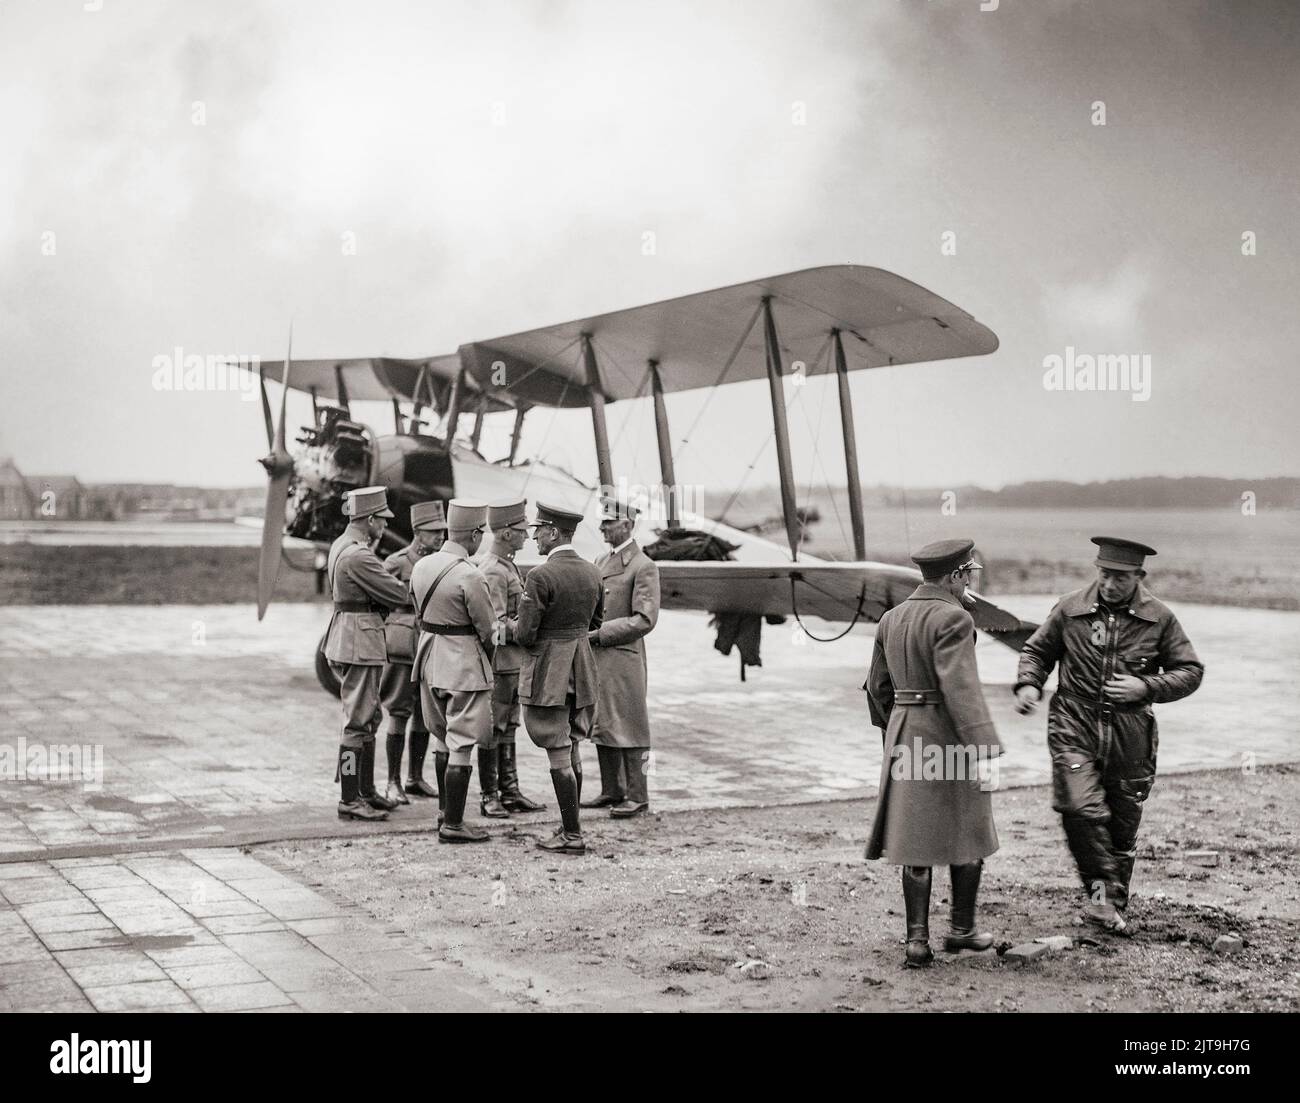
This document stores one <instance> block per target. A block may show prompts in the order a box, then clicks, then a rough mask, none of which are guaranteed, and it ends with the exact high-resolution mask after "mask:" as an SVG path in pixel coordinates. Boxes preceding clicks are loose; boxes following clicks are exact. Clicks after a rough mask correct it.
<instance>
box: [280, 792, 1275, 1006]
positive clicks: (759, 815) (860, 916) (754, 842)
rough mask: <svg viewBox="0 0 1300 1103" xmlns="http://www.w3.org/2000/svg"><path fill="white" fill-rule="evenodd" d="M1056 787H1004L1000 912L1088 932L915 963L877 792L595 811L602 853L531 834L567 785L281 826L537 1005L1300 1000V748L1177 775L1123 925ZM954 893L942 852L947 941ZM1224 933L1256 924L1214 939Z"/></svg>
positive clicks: (295, 860)
mask: <svg viewBox="0 0 1300 1103" xmlns="http://www.w3.org/2000/svg"><path fill="white" fill-rule="evenodd" d="M1049 802H1050V795H1049V792H1048V790H1047V789H1045V788H1024V789H1016V790H1010V791H1006V792H1003V793H1001V794H999V795H998V796H996V797H995V805H994V807H995V814H996V817H997V823H998V829H999V834H1000V837H1001V840H1002V849H1001V850H1000V851H999V852H998V853H997V854H995V855H994V856H993V857H992V858H990V859H989V860H988V862H987V863H986V867H985V875H984V884H983V888H982V891H981V899H980V903H981V925H982V926H983V927H985V928H986V929H988V930H990V931H993V932H995V933H996V934H997V935H998V937H999V939H1001V940H1002V941H1003V943H1004V944H1008V945H1009V944H1011V943H1022V942H1028V941H1031V940H1033V939H1034V938H1039V937H1046V936H1051V935H1064V936H1067V937H1070V938H1071V939H1073V940H1074V941H1073V945H1072V946H1071V947H1070V948H1069V949H1062V950H1058V951H1054V952H1052V953H1050V954H1048V955H1047V956H1045V957H1042V958H1039V959H1038V960H1036V961H1034V962H1031V963H1029V964H1024V965H1015V964H1012V962H1011V960H1010V959H1007V958H1003V957H1000V956H999V954H998V953H996V952H993V951H990V952H988V953H984V954H963V955H949V954H944V953H942V952H939V953H938V955H937V961H936V963H935V965H934V966H933V967H931V968H930V969H928V970H905V969H903V968H901V964H900V963H901V959H902V951H903V947H902V935H903V916H902V899H901V893H900V889H899V883H898V871H897V869H896V867H893V866H887V865H883V864H881V863H879V862H866V861H864V860H863V858H862V847H863V843H864V840H865V836H866V831H867V823H868V820H869V817H870V815H871V814H872V812H873V802H871V801H865V802H864V801H841V802H831V803H820V804H808V805H793V806H782V807H773V808H746V809H739V810H731V811H719V812H713V811H705V812H691V813H679V814H673V815H658V816H653V817H650V818H648V819H644V820H634V821H628V822H620V821H613V820H610V819H609V818H608V817H607V816H604V815H600V814H597V813H593V812H587V813H585V820H584V828H585V830H586V835H587V844H588V853H587V855H586V857H584V858H563V859H561V858H556V857H552V856H549V855H546V854H545V853H544V852H541V851H538V850H536V849H534V847H533V841H534V840H535V839H536V838H538V837H540V836H542V835H548V834H549V833H550V832H551V830H553V828H554V822H553V821H554V819H555V812H554V805H553V802H552V806H551V809H550V811H549V812H544V813H541V814H540V815H536V816H517V817H515V818H514V820H512V822H511V823H510V824H507V825H505V826H500V825H498V824H496V823H495V821H494V822H493V823H492V825H491V826H492V829H493V834H494V838H493V840H492V842H491V843H488V844H483V845H479V846H471V847H464V846H461V847H450V846H440V845H438V844H437V843H436V841H435V840H434V839H433V837H432V836H431V835H425V834H415V835H411V834H408V835H393V836H374V837H371V838H368V839H364V840H356V841H355V842H354V841H348V840H344V839H331V840H323V841H320V842H314V843H293V844H282V845H280V846H278V847H274V848H268V849H270V850H271V852H272V853H273V854H275V855H276V856H277V857H279V858H280V859H281V860H283V861H286V862H287V863H288V864H289V865H291V866H292V867H294V868H296V869H297V870H298V871H300V872H301V874H302V875H303V876H305V877H306V879H307V880H309V881H310V882H313V883H319V884H322V885H324V886H326V887H327V888H328V889H330V890H332V891H334V892H337V893H339V894H341V895H343V896H345V897H348V898H350V899H352V900H354V901H356V902H357V903H359V904H361V905H362V906H363V907H365V908H366V909H367V910H369V911H370V912H371V913H372V914H374V915H375V916H376V917H378V918H380V919H382V920H385V921H386V922H388V923H390V924H392V925H394V926H397V927H400V928H402V929H403V930H405V931H406V932H407V933H408V934H410V935H412V936H414V937H415V938H417V939H419V940H420V941H421V942H423V943H424V944H426V945H427V946H429V947H430V948H431V949H432V950H433V952H434V954H435V955H436V956H438V957H442V958H445V959H446V960H449V961H454V962H459V963H460V964H461V965H462V966H463V967H464V969H466V970H467V971H469V972H470V973H472V974H474V975H476V976H477V977H479V978H482V979H483V980H486V981H487V982H488V983H489V984H490V985H491V986H492V987H493V988H495V989H496V991H498V992H499V993H500V994H501V995H502V996H503V997H504V998H506V999H508V1000H513V1001H515V1002H517V1004H518V1006H519V1007H520V1008H521V1009H529V1008H534V1009H552V1010H589V1011H594V1010H617V1011H629V1010H645V1011H717V1010H798V1011H953V1010H970V1011H1047V1010H1053V1011H1055V1010H1068V1011H1132V1012H1142V1011H1296V1010H1300V964H1298V963H1297V960H1296V957H1295V946H1296V942H1297V935H1300V884H1298V883H1297V871H1298V867H1300V858H1298V857H1297V837H1296V830H1297V817H1296V809H1297V808H1298V807H1300V768H1297V767H1286V766H1280V767H1274V768H1267V769H1261V770H1259V771H1258V772H1257V773H1254V774H1249V775H1247V774H1242V773H1235V772H1234V773H1227V772H1205V773H1197V774H1184V775H1178V776H1170V777H1163V778H1161V779H1160V780H1159V782H1158V783H1157V786H1156V789H1155V792H1154V794H1153V795H1152V798H1151V800H1150V801H1149V802H1148V804H1147V811H1146V815H1145V819H1144V822H1143V829H1142V835H1141V838H1140V840H1139V845H1140V848H1141V849H1140V855H1141V856H1140V858H1139V862H1138V866H1137V872H1136V875H1135V877H1134V889H1135V894H1136V896H1135V899H1134V902H1133V904H1132V906H1131V908H1130V919H1131V920H1134V921H1136V922H1134V923H1133V926H1134V928H1135V933H1134V934H1133V935H1132V936H1131V937H1127V938H1115V937H1111V936H1104V935H1093V934H1092V933H1091V932H1090V931H1089V930H1088V929H1085V928H1084V927H1083V926H1082V925H1081V924H1080V923H1079V922H1078V921H1077V919H1076V916H1077V911H1078V905H1079V902H1080V890H1079V889H1078V887H1077V881H1076V880H1075V878H1074V874H1073V873H1072V867H1071V865H1070V863H1069V854H1068V852H1067V851H1066V848H1065V843H1064V839H1063V837H1062V835H1061V831H1060V827H1059V823H1058V821H1057V818H1056V817H1055V816H1054V814H1053V813H1052V812H1051V809H1050V807H1049ZM430 815H431V816H432V812H430ZM1195 850H1216V851H1218V854H1219V859H1218V860H1219V864H1218V865H1217V867H1211V868H1206V867H1203V866H1201V865H1198V864H1195V863H1194V862H1190V861H1187V860H1184V858H1183V855H1184V853H1185V852H1187V851H1195ZM947 903H948V885H947V876H946V873H942V874H941V873H940V871H936V877H935V890H934V898H933V900H932V904H931V942H932V945H934V946H935V949H936V951H938V950H939V948H940V946H941V939H942V933H943V931H944V930H945V929H946V922H947ZM1225 934H1236V935H1239V936H1240V937H1241V939H1242V940H1243V942H1244V946H1243V948H1241V949H1239V950H1237V951H1236V952H1232V953H1222V954H1221V953H1216V952H1215V951H1214V950H1213V949H1212V946H1213V944H1214V941H1215V939H1216V938H1217V937H1218V936H1220V935H1225ZM539 951H540V952H539ZM751 962H761V963H762V964H758V965H754V964H748V963H751Z"/></svg>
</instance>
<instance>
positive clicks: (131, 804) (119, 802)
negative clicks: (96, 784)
mask: <svg viewBox="0 0 1300 1103" xmlns="http://www.w3.org/2000/svg"><path fill="white" fill-rule="evenodd" d="M86 803H87V804H88V805H90V807H91V808H94V809H95V810H96V811H99V812H129V813H131V815H133V816H138V815H140V805H138V804H136V803H135V801H133V800H127V799H126V798H125V797H114V796H111V795H110V794H108V793H91V794H90V795H89V796H87V797H86Z"/></svg>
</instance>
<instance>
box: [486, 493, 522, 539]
mask: <svg viewBox="0 0 1300 1103" xmlns="http://www.w3.org/2000/svg"><path fill="white" fill-rule="evenodd" d="M487 519H488V528H490V529H491V530H492V531H493V532H500V531H501V530H502V529H508V528H509V527H510V526H511V525H519V524H523V523H525V522H526V521H527V520H528V503H527V502H525V501H524V500H523V499H522V498H521V499H520V500H519V501H517V502H498V503H497V504H496V505H490V506H488V513H487Z"/></svg>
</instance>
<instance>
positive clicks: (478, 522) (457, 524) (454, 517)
mask: <svg viewBox="0 0 1300 1103" xmlns="http://www.w3.org/2000/svg"><path fill="white" fill-rule="evenodd" d="M486 524H487V506H485V505H484V504H483V503H482V502H473V501H470V500H469V499H468V498H453V499H452V500H451V502H450V503H449V504H448V506H447V527H448V528H449V529H455V530H456V531H457V532H464V531H465V530H466V529H477V528H482V527H483V526H484V525H486Z"/></svg>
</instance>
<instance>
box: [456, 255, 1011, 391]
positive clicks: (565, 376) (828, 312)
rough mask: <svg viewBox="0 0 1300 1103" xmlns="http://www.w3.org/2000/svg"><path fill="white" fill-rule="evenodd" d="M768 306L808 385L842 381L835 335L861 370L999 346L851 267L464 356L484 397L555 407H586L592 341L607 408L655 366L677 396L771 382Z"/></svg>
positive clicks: (610, 318)
mask: <svg viewBox="0 0 1300 1103" xmlns="http://www.w3.org/2000/svg"><path fill="white" fill-rule="evenodd" d="M764 298H770V299H771V301H772V315H773V320H774V322H775V326H776V330H777V337H778V342H779V344H780V347H781V350H782V354H783V358H784V361H785V366H786V370H787V371H788V370H790V366H791V365H792V364H793V363H794V362H795V361H799V360H801V361H802V362H803V363H804V365H805V367H804V374H805V375H814V374H820V373H823V372H826V371H834V364H833V363H832V362H831V358H830V357H829V356H819V353H823V352H824V351H825V349H826V348H827V344H826V342H827V339H828V335H829V333H830V331H831V330H832V329H839V330H840V331H841V332H842V333H843V343H844V353H845V359H846V361H847V365H848V367H849V369H850V370H853V369H858V368H877V367H884V366H886V365H889V364H912V363H918V362H922V361H928V360H945V359H949V358H951V357H957V356H977V355H981V354H984V353H989V352H993V351H994V350H995V349H996V348H997V347H998V339H997V336H996V335H995V334H994V333H993V331H992V330H990V329H988V328H987V327H986V326H984V325H981V324H980V323H979V322H977V321H976V320H975V319H974V318H973V317H971V316H970V315H969V314H967V313H966V312H965V311H964V310H961V309H959V308H958V307H956V306H954V305H953V304H952V303H950V302H948V301H947V300H946V299H942V298H940V297H939V296H938V295H935V294H933V293H932V292H930V291H927V290H926V289H925V288H923V287H919V286H918V285H917V284H914V283H912V282H911V281H910V280H905V279H903V278H902V277H901V276H896V275H894V274H893V273H892V272H886V271H885V270H884V269H881V268H867V267H863V266H861V265H851V264H843V265H834V266H830V267H825V268H809V269H807V270H805V271H802V272H790V273H787V274H785V275H781V276H772V277H769V278H767V279H761V280H754V281H752V282H750V283H741V284H736V285H734V286H732V287H723V288H719V289H717V290H714V291H704V292H700V293H699V294H695V295H684V296H682V297H681V298H677V299H667V300H665V301H663V302H658V303H652V304H650V305H648V306H639V307H634V308H633V309H631V310H618V311H614V312H613V313H612V314H598V315H595V316H593V317H589V318H581V319H578V320H577V321H572V322H565V323H563V324H561V325H554V326H546V327H545V328H543V329H533V330H529V331H527V332H526V333H516V334H514V335H512V336H509V337H498V338H493V339H491V340H486V341H476V342H473V343H471V344H467V345H462V346H461V347H460V350H459V351H460V357H461V361H462V362H463V363H464V364H465V366H466V368H467V369H468V370H469V373H470V374H471V375H472V376H473V377H474V378H475V379H477V380H478V382H479V385H480V386H481V387H482V388H483V389H484V390H486V391H490V392H493V393H495V392H496V390H498V389H505V390H509V391H510V393H511V394H513V395H515V396H517V397H519V398H523V399H526V400H527V401H528V402H530V403H535V404H538V405H546V406H581V405H584V404H585V403H586V401H587V399H586V394H585V391H584V385H585V384H586V372H585V367H584V363H583V360H582V337H583V335H584V334H588V335H590V337H591V341H592V345H593V348H594V350H595V353H596V361H597V365H598V371H599V375H600V389H601V391H602V392H603V393H604V395H605V397H606V398H607V399H611V400H612V399H620V398H635V397H637V396H639V395H644V394H648V393H649V390H648V387H647V380H648V368H647V364H648V361H650V360H654V361H655V362H656V363H657V364H658V367H659V375H660V378H661V380H662V382H663V388H664V390H665V391H685V390H691V389H692V388H695V387H709V386H715V385H717V384H720V383H735V382H739V381H742V380H747V379H761V378H764V377H765V375H766V371H767V368H766V358H765V354H764V343H763V341H764V338H763V325H762V323H761V321H760V319H759V312H760V309H761V305H762V301H763V299H764ZM756 323H757V324H756Z"/></svg>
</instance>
